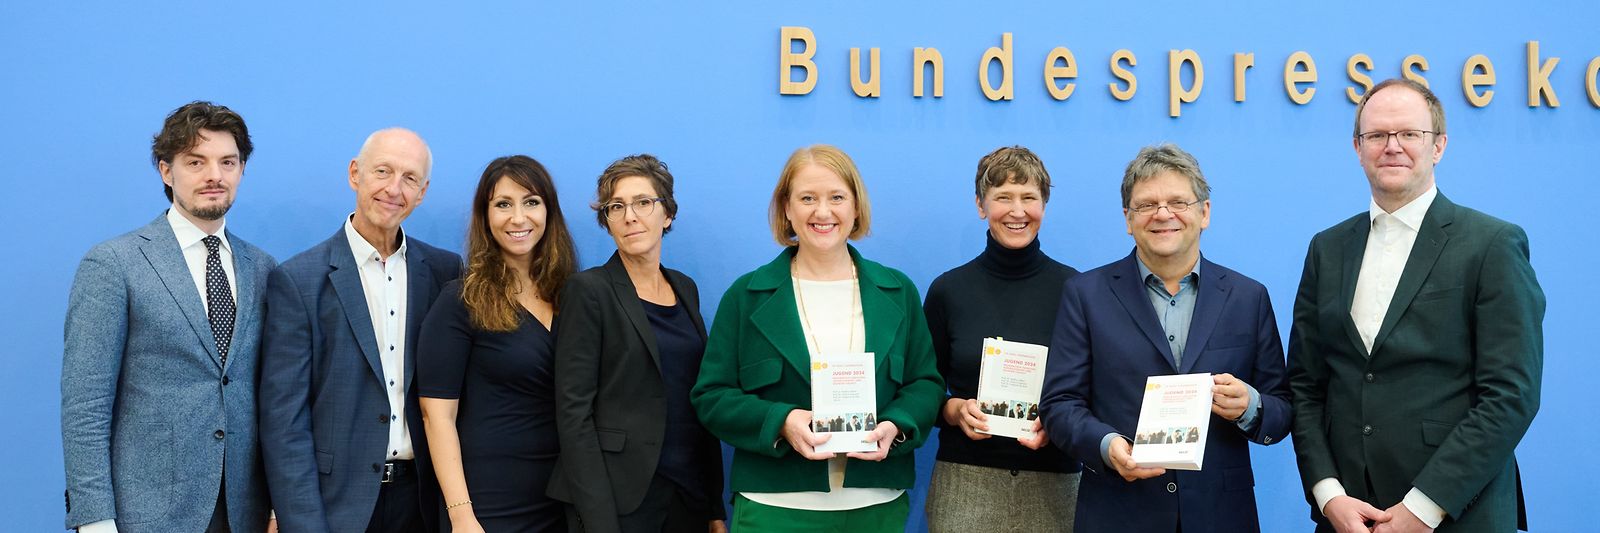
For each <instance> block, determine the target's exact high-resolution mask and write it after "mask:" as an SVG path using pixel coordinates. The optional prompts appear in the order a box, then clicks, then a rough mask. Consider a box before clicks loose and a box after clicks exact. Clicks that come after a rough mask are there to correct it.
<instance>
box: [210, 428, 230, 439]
mask: <svg viewBox="0 0 1600 533" xmlns="http://www.w3.org/2000/svg"><path fill="white" fill-rule="evenodd" d="M211 436H213V437H216V438H217V440H222V438H223V437H226V436H228V434H227V433H224V432H223V431H222V430H220V429H219V430H217V432H216V433H212V434H211Z"/></svg>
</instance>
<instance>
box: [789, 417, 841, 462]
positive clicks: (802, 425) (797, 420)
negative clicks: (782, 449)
mask: <svg viewBox="0 0 1600 533" xmlns="http://www.w3.org/2000/svg"><path fill="white" fill-rule="evenodd" d="M778 436H780V437H783V440H786V441H789V447H790V448H794V451H795V453H798V454H800V456H801V457H804V458H806V459H810V460H813V461H821V460H823V459H830V458H832V457H833V455H834V454H831V453H823V452H818V451H817V446H821V445H822V443H824V442H828V439H830V438H832V437H833V435H829V434H822V435H818V434H816V433H813V432H811V411H807V410H805V409H795V410H793V411H789V416H788V417H787V418H784V419H783V429H780V430H778Z"/></svg>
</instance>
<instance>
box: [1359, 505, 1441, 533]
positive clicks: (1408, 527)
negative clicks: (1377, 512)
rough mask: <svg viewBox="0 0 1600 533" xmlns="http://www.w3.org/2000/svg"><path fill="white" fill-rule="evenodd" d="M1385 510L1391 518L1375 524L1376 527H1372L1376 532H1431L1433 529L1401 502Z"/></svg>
mask: <svg viewBox="0 0 1600 533" xmlns="http://www.w3.org/2000/svg"><path fill="white" fill-rule="evenodd" d="M1387 511H1388V513H1389V517H1390V518H1391V520H1389V521H1388V522H1382V523H1379V524H1377V526H1376V527H1373V528H1372V530H1373V531H1375V532H1377V533H1413V532H1420V533H1431V532H1432V531H1433V528H1431V527H1428V524H1424V523H1422V519H1421V518H1417V515H1415V514H1412V512H1411V508H1410V507H1406V506H1405V504H1403V503H1397V504H1394V506H1393V507H1390V508H1388V509H1387Z"/></svg>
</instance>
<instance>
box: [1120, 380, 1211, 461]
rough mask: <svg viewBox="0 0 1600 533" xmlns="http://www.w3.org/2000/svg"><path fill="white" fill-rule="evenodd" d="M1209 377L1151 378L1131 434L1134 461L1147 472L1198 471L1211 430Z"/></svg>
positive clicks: (1147, 382) (1204, 455) (1203, 458)
mask: <svg viewBox="0 0 1600 533" xmlns="http://www.w3.org/2000/svg"><path fill="white" fill-rule="evenodd" d="M1211 384H1212V381H1211V374H1183V375H1178V376H1150V377H1149V378H1148V379H1146V380H1145V385H1144V404H1143V405H1142V406H1141V407H1140V408H1139V425H1138V426H1137V428H1136V429H1135V430H1134V433H1135V434H1134V436H1133V460H1134V462H1137V463H1139V466H1142V467H1147V468H1156V467H1160V468H1166V469H1169V470H1199V469H1200V463H1201V462H1202V461H1204V460H1205V457H1206V429H1207V428H1208V427H1210V426H1211Z"/></svg>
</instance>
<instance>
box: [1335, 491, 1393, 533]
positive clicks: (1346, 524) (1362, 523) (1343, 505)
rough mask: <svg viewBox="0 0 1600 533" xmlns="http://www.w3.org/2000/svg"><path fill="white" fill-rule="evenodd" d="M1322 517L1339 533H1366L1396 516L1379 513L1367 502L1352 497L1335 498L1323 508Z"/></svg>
mask: <svg viewBox="0 0 1600 533" xmlns="http://www.w3.org/2000/svg"><path fill="white" fill-rule="evenodd" d="M1322 516H1324V517H1326V518H1327V519H1328V523H1329V524H1332V525H1333V530H1334V531H1337V532H1339V533H1364V532H1370V531H1372V527H1371V526H1369V525H1368V524H1369V523H1370V524H1372V525H1374V526H1376V525H1380V524H1383V523H1386V522H1388V521H1389V520H1391V519H1393V518H1394V516H1392V515H1390V514H1389V513H1387V512H1384V511H1379V510H1378V508H1377V507H1373V506H1372V505H1371V504H1368V503H1367V502H1364V501H1361V500H1358V499H1355V498H1353V497H1350V496H1335V497H1334V498H1333V499H1331V500H1328V503H1327V505H1324V506H1322Z"/></svg>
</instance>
